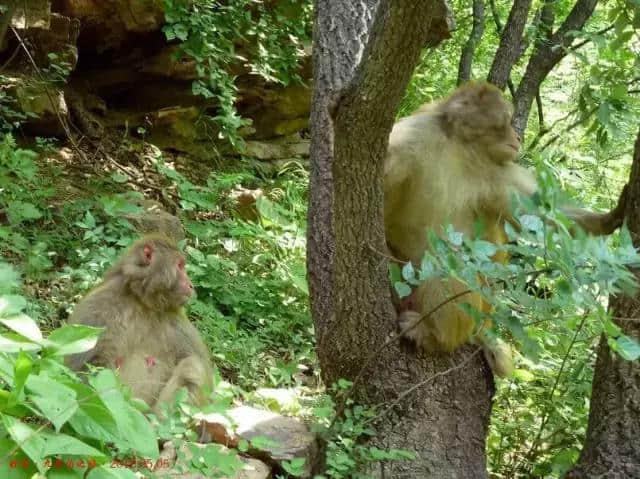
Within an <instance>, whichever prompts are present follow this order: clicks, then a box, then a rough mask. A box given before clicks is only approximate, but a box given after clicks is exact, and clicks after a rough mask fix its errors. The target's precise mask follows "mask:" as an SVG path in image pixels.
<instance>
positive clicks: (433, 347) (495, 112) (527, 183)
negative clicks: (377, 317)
mask: <svg viewBox="0 0 640 479" xmlns="http://www.w3.org/2000/svg"><path fill="white" fill-rule="evenodd" d="M519 148H520V138H519V137H518V135H517V134H516V132H515V131H514V130H513V128H512V127H511V108H510V105H509V104H508V103H507V102H506V101H505V100H504V98H503V96H502V92H501V91H500V90H499V89H498V88H496V87H494V86H493V85H490V84H488V83H467V84H466V85H463V86H462V87H460V88H458V89H457V90H456V91H454V92H453V93H452V94H451V95H450V96H449V97H447V98H445V99H444V100H441V101H438V102H435V103H432V104H429V105H426V106H423V107H422V108H420V109H419V110H418V111H417V112H416V113H414V114H413V115H411V116H409V117H406V118H403V119H401V120H400V121H398V122H397V123H396V124H395V125H394V127H393V130H392V132H391V136H390V137H389V149H388V152H387V157H386V160H385V169H384V201H385V203H384V221H385V234H386V238H387V242H388V245H389V248H390V249H391V252H392V253H393V254H394V255H395V256H396V257H397V258H399V259H401V260H404V261H412V262H413V263H414V264H419V263H420V260H421V259H422V256H423V254H424V252H425V250H426V249H427V247H428V241H427V232H428V230H433V231H435V232H436V233H438V234H441V233H442V226H443V225H445V224H447V223H450V224H452V226H453V228H454V229H455V230H456V231H460V232H462V233H464V234H465V235H469V236H473V234H474V224H475V223H476V222H478V221H480V222H481V223H482V224H483V225H484V233H485V237H484V239H486V240H488V241H491V242H493V243H496V244H503V243H504V242H505V241H506V234H505V230H504V222H505V220H508V221H513V219H512V216H511V212H510V209H509V206H510V201H511V195H512V194H513V193H514V192H519V193H522V194H524V195H532V194H534V193H535V191H536V189H537V185H536V181H535V178H534V177H533V175H531V173H529V172H528V171H527V170H525V169H524V168H522V167H521V166H519V165H517V164H516V163H515V162H514V160H515V158H516V154H517V152H518V150H519ZM623 196H624V195H623ZM565 214H567V216H569V217H570V218H572V219H573V220H574V221H576V222H577V223H578V224H579V225H580V226H581V227H583V228H584V229H585V230H587V231H588V232H590V233H593V234H608V233H611V232H612V231H613V230H615V229H616V228H617V227H618V226H620V225H621V223H622V217H623V205H622V204H619V205H618V207H617V208H616V209H615V210H613V211H612V212H610V213H603V214H599V213H591V212H588V211H584V210H581V209H567V210H565ZM493 259H494V261H499V262H506V261H507V260H508V258H507V256H506V255H505V254H497V255H496V256H495V257H494V258H493ZM467 289H468V288H467V286H466V285H464V284H463V283H461V282H459V281H456V280H454V279H446V280H438V279H432V280H428V281H426V282H424V283H423V284H421V285H420V286H418V288H417V289H416V290H415V291H414V292H413V293H412V295H411V296H410V297H409V298H407V299H405V300H403V301H401V302H400V308H401V309H402V308H403V307H404V308H407V306H408V309H407V310H405V311H401V313H400V323H401V327H402V329H403V330H405V329H406V328H409V327H411V326H414V327H413V328H412V329H410V330H408V331H407V332H406V336H407V337H408V338H410V339H412V340H413V341H415V342H416V343H417V344H418V345H419V346H421V347H423V348H424V349H425V350H427V351H432V352H436V351H444V352H451V351H453V350H454V349H456V348H457V347H458V346H460V345H461V344H463V343H465V342H467V341H468V340H469V339H470V336H471V334H472V332H473V329H474V321H473V319H472V318H471V317H470V316H469V315H467V314H465V312H464V311H463V310H462V309H461V308H460V306H459V305H460V303H465V302H466V303H469V304H470V305H471V306H473V307H474V308H475V309H477V310H479V311H481V312H483V313H489V312H490V311H491V308H490V305H489V304H488V303H487V302H486V301H484V300H483V299H482V297H481V296H480V295H479V294H477V293H469V294H463V293H464V292H465V291H467ZM458 294H460V295H461V296H460V297H457V298H456V299H455V300H452V301H450V302H448V303H446V304H445V305H444V306H442V307H440V308H439V309H437V310H436V311H435V312H433V313H432V314H430V315H429V316H428V317H425V318H423V315H425V314H427V313H428V312H430V311H431V310H432V309H434V308H435V307H436V306H438V305H439V304H441V303H443V302H446V301H447V300H448V299H449V298H452V297H454V296H456V295H458ZM416 323H417V324H416ZM489 325H490V323H487V324H486V325H485V327H486V326H489ZM483 329H484V328H481V329H480V331H479V332H478V335H477V337H476V340H477V341H478V342H479V343H481V345H482V346H483V349H484V352H485V355H486V357H487V360H488V362H489V364H490V365H491V367H492V369H493V370H494V372H495V373H496V374H498V375H499V376H506V375H509V374H510V373H511V370H512V367H513V366H512V358H511V350H510V348H509V347H508V346H507V345H506V344H505V343H503V342H502V341H499V340H492V339H489V337H488V336H487V335H486V334H485V333H484V331H483Z"/></svg>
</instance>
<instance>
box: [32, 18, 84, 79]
mask: <svg viewBox="0 0 640 479" xmlns="http://www.w3.org/2000/svg"><path fill="white" fill-rule="evenodd" d="M79 34H80V21H79V20H78V19H76V18H69V17H66V16H64V15H60V14H58V13H52V14H51V15H50V21H49V26H48V27H47V28H46V29H38V28H34V29H30V30H28V31H27V32H26V35H25V36H26V37H28V38H29V41H30V43H31V44H32V45H33V56H34V60H35V62H36V63H37V64H38V65H39V66H40V67H41V68H42V67H45V66H51V65H55V66H56V68H57V69H58V71H66V72H71V71H72V70H74V69H75V67H76V64H77V63H78V48H77V47H76V41H77V40H78V35H79Z"/></svg>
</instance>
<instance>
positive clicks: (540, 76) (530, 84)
mask: <svg viewBox="0 0 640 479" xmlns="http://www.w3.org/2000/svg"><path fill="white" fill-rule="evenodd" d="M597 3H598V0H577V2H576V3H575V5H574V6H573V8H572V9H571V11H570V12H569V14H568V15H567V17H566V18H565V20H564V22H563V23H562V25H560V27H558V29H557V30H556V31H555V32H553V33H551V29H552V28H553V24H547V23H545V18H544V16H545V15H544V12H543V15H542V18H541V20H540V25H541V28H548V30H549V33H548V37H547V38H545V39H544V41H538V42H536V49H535V51H534V53H533V55H532V56H531V58H530V59H529V63H528V64H527V69H526V70H525V73H524V76H523V77H522V80H521V81H520V84H519V85H518V88H517V90H516V95H515V98H514V101H513V103H514V112H513V120H512V124H513V127H514V129H515V130H516V131H517V132H518V134H519V135H520V136H524V131H525V130H526V128H527V123H528V121H529V112H530V111H531V104H532V103H533V99H534V98H535V97H536V94H537V93H538V91H539V90H540V85H542V82H543V81H544V79H545V78H546V77H547V75H548V74H549V72H550V71H551V70H552V69H553V67H555V66H556V65H557V64H558V63H559V62H560V60H562V59H563V58H564V57H565V55H566V54H567V48H569V47H570V46H571V44H572V43H573V40H574V38H575V36H574V35H573V34H572V32H575V31H576V30H581V29H582V27H583V26H584V24H585V22H586V21H587V20H588V19H589V18H590V17H591V15H592V14H593V11H594V9H595V8H596V4H597ZM545 7H546V8H547V9H548V11H549V12H551V13H553V10H552V9H553V8H554V5H553V2H551V1H548V2H547V3H546V5H545ZM543 8H544V7H543ZM549 18H550V19H551V20H552V19H553V15H551V16H550V17H549Z"/></svg>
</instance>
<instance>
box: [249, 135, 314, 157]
mask: <svg viewBox="0 0 640 479" xmlns="http://www.w3.org/2000/svg"><path fill="white" fill-rule="evenodd" d="M309 147H310V145H309V141H308V140H299V141H298V142H296V143H275V142H266V141H247V142H246V154H247V155H248V156H253V157H254V158H257V159H259V160H266V161H268V160H281V159H290V158H294V157H296V156H302V157H308V156H309Z"/></svg>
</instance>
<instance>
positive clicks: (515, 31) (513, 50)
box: [487, 0, 531, 90]
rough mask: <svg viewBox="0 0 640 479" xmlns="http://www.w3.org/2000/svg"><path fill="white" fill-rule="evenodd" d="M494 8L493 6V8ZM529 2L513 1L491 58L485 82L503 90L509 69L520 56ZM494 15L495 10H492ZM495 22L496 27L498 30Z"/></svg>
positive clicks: (497, 23) (523, 0) (509, 72)
mask: <svg viewBox="0 0 640 479" xmlns="http://www.w3.org/2000/svg"><path fill="white" fill-rule="evenodd" d="M493 7H494V6H493ZM530 8H531V0H515V1H514V2H513V7H511V11H510V12H509V18H508V19H507V24H506V26H505V27H504V30H502V34H501V35H500V45H499V46H498V51H497V52H496V55H495V56H494V57H493V63H492V64H491V70H489V75H488V76H487V81H489V82H491V83H493V84H494V85H496V86H497V87H498V88H500V89H501V90H504V89H505V87H506V86H507V82H508V81H509V76H510V75H511V69H512V68H513V65H515V63H516V61H517V60H518V58H519V57H520V55H521V54H522V32H523V31H524V26H525V25H526V24H527V17H528V15H529V9H530ZM492 10H493V11H494V14H495V8H492ZM499 26H500V24H499V21H498V20H496V27H498V28H499Z"/></svg>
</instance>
